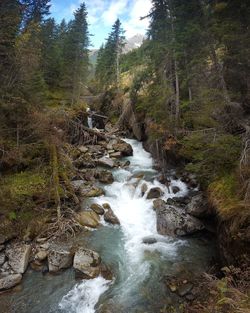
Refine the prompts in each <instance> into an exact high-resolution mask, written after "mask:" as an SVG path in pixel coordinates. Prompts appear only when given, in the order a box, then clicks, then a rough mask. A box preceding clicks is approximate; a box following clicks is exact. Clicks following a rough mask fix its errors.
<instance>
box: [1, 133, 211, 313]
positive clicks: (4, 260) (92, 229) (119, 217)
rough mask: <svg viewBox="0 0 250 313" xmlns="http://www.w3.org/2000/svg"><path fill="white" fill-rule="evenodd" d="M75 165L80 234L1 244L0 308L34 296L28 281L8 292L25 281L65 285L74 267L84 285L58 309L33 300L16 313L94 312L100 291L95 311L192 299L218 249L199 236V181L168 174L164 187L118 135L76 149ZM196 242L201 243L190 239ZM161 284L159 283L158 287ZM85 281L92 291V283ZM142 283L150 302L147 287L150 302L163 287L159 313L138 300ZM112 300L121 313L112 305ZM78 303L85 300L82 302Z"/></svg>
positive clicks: (202, 209)
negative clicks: (45, 279) (58, 280)
mask: <svg viewBox="0 0 250 313" xmlns="http://www.w3.org/2000/svg"><path fill="white" fill-rule="evenodd" d="M104 139H106V140H104ZM71 161H72V164H73V165H74V167H75V168H76V173H77V174H76V176H75V177H74V179H73V180H72V181H71V185H72V188H74V192H75V194H76V195H77V196H78V198H79V199H80V201H81V204H80V210H76V211H75V212H74V219H75V221H76V223H77V225H78V226H79V233H78V234H77V236H76V238H68V239H67V240H66V239H65V238H66V237H65V238H63V237H62V238H58V237H55V236H51V237H49V238H47V237H42V236H38V237H36V238H34V239H31V238H23V239H25V240H21V239H20V238H12V236H4V235H2V236H1V237H0V290H1V292H2V294H1V295H0V303H1V301H5V300H6V299H7V300H10V299H11V301H9V302H10V303H11V305H14V306H15V298H19V295H20V297H21V298H22V294H23V295H24V296H25V293H26V290H25V288H26V289H29V288H30V287H29V286H27V284H26V283H25V282H24V288H23V290H22V291H18V290H19V289H16V291H15V289H14V293H8V294H6V292H4V291H6V290H9V289H11V288H13V287H15V286H17V285H18V284H20V283H22V279H23V278H24V280H27V279H29V278H27V277H30V275H32V274H31V273H32V272H30V271H35V272H37V273H41V275H45V276H46V275H51V274H56V273H57V274H60V275H61V276H62V277H65V275H67V274H65V273H67V271H66V272H65V270H66V269H70V268H73V269H74V273H75V275H74V276H75V278H77V279H81V280H83V281H82V283H80V285H77V286H82V287H83V288H82V289H81V288H80V289H81V290H80V291H79V288H78V287H76V289H73V291H71V292H70V293H69V294H68V295H67V296H66V298H65V297H64V298H63V300H62V301H61V302H60V303H59V300H60V299H58V298H56V297H55V298H54V299H53V300H52V299H49V300H48V307H50V309H47V310H46V311H45V310H44V309H43V308H42V307H41V308H40V309H39V305H38V306H37V305H35V304H34V303H33V301H32V300H31V306H33V307H31V306H28V307H26V308H25V311H21V310H20V312H26V313H28V312H30V313H31V312H32V313H34V312H37V313H38V312H41V313H45V312H61V311H62V312H72V313H73V312H84V313H85V312H96V309H97V303H98V300H99V298H100V297H101V295H102V294H103V293H104V292H105V291H106V290H108V291H107V295H106V296H102V298H103V300H102V301H101V303H99V304H100V305H98V307H99V309H98V312H103V313H104V312H127V310H129V312H137V311H136V310H137V309H143V310H146V309H147V310H148V311H147V312H154V313H155V312H156V311H154V307H155V306H156V307H155V310H156V309H160V306H161V305H162V307H164V305H168V304H167V303H165V302H164V301H165V300H166V299H168V298H169V297H170V299H171V301H170V302H171V303H170V304H169V305H175V304H176V303H177V304H178V303H179V301H180V300H178V299H179V298H183V297H186V299H187V300H190V301H191V300H192V299H194V298H195V293H194V292H193V291H192V290H195V288H194V285H193V283H192V274H191V275H190V273H192V270H194V272H202V271H203V270H205V269H206V268H207V267H208V265H209V262H210V255H211V251H213V249H214V248H213V245H212V243H211V242H210V241H209V240H207V239H205V238H207V237H203V235H202V233H201V232H202V231H203V232H204V231H205V230H206V228H207V225H205V224H204V223H203V220H202V219H203V218H204V217H207V216H209V215H211V212H210V211H209V208H208V205H207V203H206V200H205V198H204V196H203V195H202V193H200V192H199V191H198V186H197V183H196V181H195V178H194V177H192V176H189V175H188V174H186V173H185V175H183V176H182V177H176V176H175V174H174V172H172V173H169V174H168V175H167V179H166V178H164V177H162V176H161V174H160V173H159V172H157V171H156V170H154V169H153V160H152V158H151V156H150V155H149V154H148V153H147V152H145V151H144V150H143V148H142V147H141V144H139V143H138V142H136V141H133V140H132V141H131V140H125V141H124V140H122V139H120V138H119V137H116V136H114V135H112V136H111V135H108V136H106V135H104V136H98V140H97V141H96V142H95V144H89V145H84V146H78V147H76V148H75V150H74V153H72V159H71ZM165 177H166V176H165ZM199 233H200V235H199ZM195 234H198V236H195V237H194V238H191V239H188V237H186V236H190V235H192V236H193V235H195ZM206 236H207V234H206ZM13 237H15V236H13ZM79 238H80V240H79ZM192 249H194V250H193V251H191V250H192ZM212 254H213V252H212ZM176 259H177V260H178V262H177V263H176V264H175V262H176ZM185 263H186V265H185ZM192 263H193V264H192ZM170 264H172V265H170ZM192 265H194V268H193V266H192ZM178 266H179V268H178ZM197 266H198V269H199V270H198V271H197ZM28 268H30V269H29V273H28V274H25V272H26V271H27V269H28ZM152 270H153V272H152ZM185 272H186V274H185ZM166 273H167V275H166ZM36 275H37V274H36ZM169 275H170V276H169ZM126 276H128V277H129V278H128V279H126ZM160 276H162V277H163V278H162V279H161V280H163V281H162V282H159V281H158V280H159V279H160V278H159V277H160ZM165 276H166V278H164V277H165ZM35 277H37V276H34V281H36V279H35ZM51 277H52V278H51V279H52V280H53V276H51ZM100 277H101V278H100ZM150 277H151V279H152V281H149V279H150ZM180 277H181V278H180ZM72 279H73V278H72V277H71V279H70V283H69V285H70V286H72ZM89 279H90V280H92V281H93V282H92V283H89V282H88V280H89ZM62 280H63V278H62ZM144 281H148V283H146V286H147V287H145V288H146V289H145V292H146V293H148V292H149V290H150V289H151V288H152V283H153V282H154V283H155V284H156V291H155V292H154V294H157V288H162V286H167V287H166V288H167V291H165V292H164V291H162V289H161V292H160V302H159V303H158V305H156V302H157V301H155V300H156V299H157V298H158V296H157V297H156V299H154V300H152V301H150V300H148V299H147V297H144V296H143V295H141V292H142V289H141V288H142V286H143V282H144ZM111 282H112V283H111ZM64 283H65V282H64ZM81 284H82V285H81ZM110 284H111V285H110ZM30 286H31V287H32V286H33V284H32V283H31V281H30ZM108 286H109V287H108ZM112 286H113V287H112ZM44 287H45V288H46V284H45V285H44ZM77 288H78V289H77ZM89 288H90V289H91V288H94V289H95V288H96V290H97V293H96V294H95V296H94V297H93V298H91V299H92V300H91V301H92V302H91V303H89V302H88V300H86V299H85V298H84V297H85V296H84V293H88V292H89ZM66 290H67V288H66V289H65V292H66ZM158 291H159V290H158ZM16 292H17V294H16ZM169 292H170V294H169ZM196 292H197V291H196ZM118 294H119V299H118V301H117V303H118V304H119V310H118V308H117V307H116V306H114V303H113V302H112V299H114V297H117V295H118ZM133 294H134V297H133ZM81 296H82V297H83V298H84V299H85V301H83V302H82V301H80V299H79V297H81ZM22 299H23V298H22ZM164 299H165V300H164ZM173 299H175V300H173ZM176 299H177V300H176ZM39 301H41V300H39ZM7 302H8V301H7ZM52 302H54V303H53V304H52ZM126 302H127V305H126ZM168 302H169V300H168ZM13 303H14V304H13ZM79 303H80V304H81V307H82V309H79ZM133 303H134V307H133V305H132V304H133ZM87 307H88V308H91V309H89V311H88V310H87V309H86V308H87ZM132 307H133V309H132ZM84 308H85V311H84ZM94 308H95V309H94ZM107 308H108V309H107ZM6 312H7V311H6Z"/></svg>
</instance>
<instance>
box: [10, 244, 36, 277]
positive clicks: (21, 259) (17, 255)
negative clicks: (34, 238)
mask: <svg viewBox="0 0 250 313" xmlns="http://www.w3.org/2000/svg"><path fill="white" fill-rule="evenodd" d="M30 253H31V246H30V245H26V244H23V243H20V242H17V243H14V244H11V245H9V246H8V247H7V249H6V256H7V257H8V260H9V261H8V263H9V265H10V266H11V268H12V269H13V271H14V272H15V273H19V274H23V273H24V272H25V271H26V269H27V266H28V263H29V257H30Z"/></svg>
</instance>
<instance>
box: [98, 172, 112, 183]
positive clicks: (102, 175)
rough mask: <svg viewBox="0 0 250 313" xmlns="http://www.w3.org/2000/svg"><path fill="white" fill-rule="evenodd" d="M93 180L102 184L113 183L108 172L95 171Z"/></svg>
mask: <svg viewBox="0 0 250 313" xmlns="http://www.w3.org/2000/svg"><path fill="white" fill-rule="evenodd" d="M95 178H97V179H98V180H99V182H100V183H103V184H112V183H113V182H114V177H113V174H112V173H111V172H110V171H96V173H95Z"/></svg>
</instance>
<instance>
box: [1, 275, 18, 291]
mask: <svg viewBox="0 0 250 313" xmlns="http://www.w3.org/2000/svg"><path fill="white" fill-rule="evenodd" d="M21 280H22V275H21V274H11V275H9V274H5V275H0V290H6V289H10V288H12V287H15V286H16V285H18V284H19V283H20V282H21Z"/></svg>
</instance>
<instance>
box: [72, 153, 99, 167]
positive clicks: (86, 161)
mask: <svg viewBox="0 0 250 313" xmlns="http://www.w3.org/2000/svg"><path fill="white" fill-rule="evenodd" d="M73 164H74V166H75V167H77V168H79V169H84V168H95V167H96V165H95V162H94V160H93V158H92V156H91V155H90V154H89V153H87V154H82V155H81V157H80V158H78V159H77V160H75V161H74V162H73Z"/></svg>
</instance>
